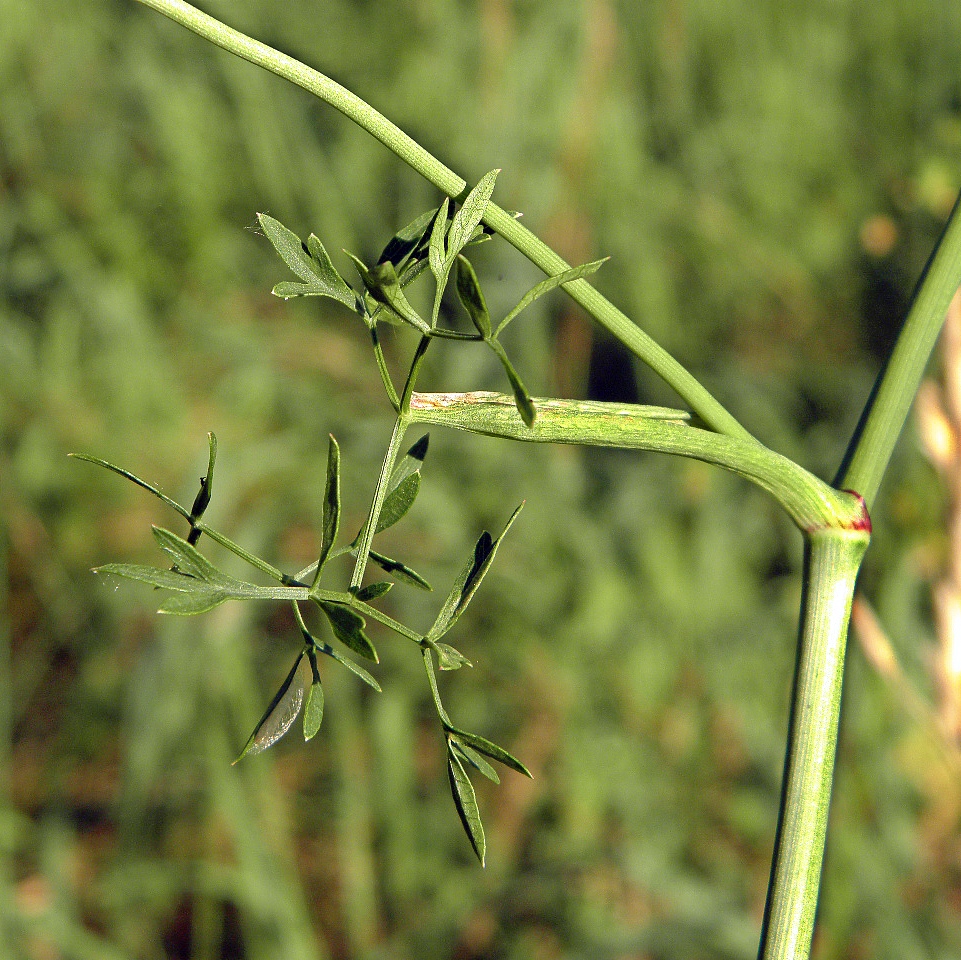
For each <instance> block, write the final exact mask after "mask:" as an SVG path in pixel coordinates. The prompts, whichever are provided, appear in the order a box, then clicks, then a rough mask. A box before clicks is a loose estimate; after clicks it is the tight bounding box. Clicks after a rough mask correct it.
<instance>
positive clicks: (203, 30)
mask: <svg viewBox="0 0 961 960" xmlns="http://www.w3.org/2000/svg"><path fill="white" fill-rule="evenodd" d="M137 2H139V3H142V4H144V5H145V6H148V7H151V8H152V9H154V10H156V11H158V12H159V13H162V14H163V15H164V16H166V17H169V18H170V19H171V20H174V21H176V22H177V23H180V24H182V25H183V26H185V27H187V28H188V29H189V30H192V31H193V32H194V33H196V34H198V35H199V36H201V37H203V38H204V39H206V40H209V41H210V42H211V43H214V44H216V45H217V46H218V47H221V48H222V49H224V50H227V51H228V52H230V53H233V54H235V55H236V56H238V57H241V58H243V59H244V60H248V61H250V62H251V63H253V64H256V65H257V66H259V67H263V68H264V69H265V70H269V71H270V72H271V73H275V74H276V75H277V76H279V77H283V78H284V79H286V80H289V81H290V82H291V83H294V84H296V85H297V86H299V87H302V88H303V89H304V90H307V91H308V92H309V93H312V94H314V95H315V96H317V97H319V98H320V99H321V100H323V101H324V102H325V103H328V104H329V105H330V106H332V107H334V108H335V109H336V110H339V111H340V112H341V113H342V114H344V116H346V117H348V118H349V119H350V120H353V121H354V122H355V123H356V124H358V125H359V126H361V127H363V129H364V130H366V131H367V132H368V133H369V134H371V136H373V137H376V139H378V140H379V141H380V142H381V143H383V144H384V146H386V147H387V148H388V149H389V150H391V151H393V152H394V153H395V154H396V155H397V156H398V157H400V159H401V160H403V161H404V162H405V163H406V164H408V165H409V166H410V167H411V168H412V169H414V170H416V171H417V172H418V173H419V174H420V175H421V176H422V177H424V179H426V180H428V181H430V182H431V183H432V184H434V186H436V187H437V188H438V189H440V190H442V191H443V192H444V193H446V194H447V195H448V196H449V197H453V198H455V199H456V198H459V197H462V196H463V195H464V194H465V193H466V191H467V182H466V181H465V180H464V179H463V178H462V177H459V176H458V175H457V174H456V173H454V171H453V170H451V169H450V168H449V167H447V166H446V165H445V164H443V163H441V161H440V160H438V159H437V158H436V157H434V156H433V155H432V154H431V153H429V152H428V151H427V150H425V149H424V148H423V147H422V146H420V144H418V143H417V142H416V141H415V140H413V139H412V138H411V137H409V136H408V135H407V134H406V133H404V131H403V130H401V129H400V128H399V127H398V126H397V125H396V124H393V123H391V122H390V121H389V120H388V119H387V118H386V117H384V116H383V115H381V114H380V113H378V112H377V111H376V110H375V109H374V108H373V107H371V106H370V104H368V103H366V102H365V101H364V100H361V98H360V97H358V96H357V95H356V94H353V93H351V92H350V91H349V90H347V89H346V88H345V87H342V86H341V85H340V84H339V83H337V82H336V81H334V80H332V79H331V78H330V77H327V76H325V75H324V74H322V73H320V72H319V71H317V70H313V69H312V68H310V67H308V66H306V65H305V64H303V63H301V62H300V61H299V60H295V59H294V58H293V57H290V56H287V54H285V53H281V52H280V51H279V50H275V49H274V48H273V47H270V46H268V45H267V44H265V43H261V42H260V41H258V40H254V39H253V38H251V37H248V36H246V35H245V34H243V33H240V32H239V31H237V30H234V29H232V28H231V27H228V26H227V25H226V24H224V23H221V22H220V21H219V20H215V19H214V18H213V17H211V16H208V15H207V14H205V13H203V12H201V11H200V10H198V9H197V8H196V7H193V6H191V5H190V4H189V3H185V2H184V0H137ZM484 222H485V223H486V224H487V225H488V226H489V227H490V228H491V229H492V230H495V231H496V232H497V233H498V234H500V236H502V237H503V238H504V239H505V240H506V241H507V242H508V243H510V244H511V245H512V246H514V247H515V248H516V249H517V250H519V251H520V252H521V253H522V254H523V255H524V256H525V257H527V258H528V259H529V260H530V261H531V262H532V263H534V264H535V265H536V266H538V267H539V268H540V269H541V270H543V271H544V272H545V273H546V274H548V275H550V276H556V275H557V274H559V273H562V272H563V271H564V270H567V269H570V266H569V264H567V263H566V262H565V261H564V260H563V259H562V258H561V257H560V256H558V254H556V253H555V252H554V251H553V250H552V249H551V248H550V247H549V246H548V245H547V244H546V243H544V242H543V241H542V240H540V239H538V238H537V237H536V236H535V235H534V234H533V233H531V231H530V230H528V229H527V228H526V227H524V226H522V225H521V224H520V223H518V222H517V220H516V219H515V218H514V217H513V216H511V215H510V214H509V213H507V212H506V211H504V210H502V209H501V208H500V207H498V206H497V205H496V204H493V203H490V204H488V206H487V213H486V215H485V217H484ZM563 286H564V289H565V290H566V291H567V292H568V294H570V296H571V297H572V298H573V299H574V300H575V301H576V302H577V303H579V304H580V305H581V306H582V307H583V308H584V309H585V310H586V311H587V312H588V313H589V314H590V315H591V316H592V317H594V319H595V320H597V321H598V323H600V324H601V325H602V326H604V327H606V328H607V329H608V330H609V331H610V332H611V333H612V334H613V335H614V336H616V337H617V338H618V339H619V340H621V341H622V342H623V343H624V345H625V346H626V347H628V349H630V350H631V351H632V352H633V353H634V354H635V355H636V356H637V357H638V358H639V359H641V360H642V361H644V363H646V364H647V365H648V366H649V367H650V368H651V369H652V370H654V371H655V373H657V374H658V375H659V376H660V377H662V378H663V379H664V381H665V382H666V383H667V384H668V385H669V386H671V387H672V388H673V389H674V390H675V391H676V392H677V394H678V396H680V397H681V398H682V399H683V400H684V401H685V402H686V403H687V404H688V405H689V406H690V407H691V409H692V410H693V411H694V412H695V413H697V415H698V416H699V417H701V419H702V420H704V422H705V423H706V424H708V426H710V427H711V428H713V429H714V430H716V431H718V432H719V433H723V434H728V435H730V436H734V437H740V438H742V439H748V440H749V439H751V435H750V433H748V431H747V430H745V428H744V427H742V426H741V424H740V423H739V422H738V421H737V420H736V419H735V418H734V417H733V416H732V415H731V414H730V413H729V412H728V411H727V410H726V409H725V408H724V407H723V406H722V404H720V403H719V402H718V401H717V400H716V399H715V398H714V397H713V396H712V395H711V394H710V392H709V391H708V390H706V389H705V388H704V387H703V386H702V385H701V383H700V382H699V381H698V380H697V379H696V378H695V377H694V376H693V375H692V374H690V373H689V372H688V371H687V370H686V369H685V368H684V367H683V366H682V365H681V364H680V363H678V362H677V360H675V359H674V357H672V356H671V355H670V354H669V353H667V351H665V350H664V349H663V348H662V347H660V346H658V345H657V344H656V343H655V342H654V341H653V340H652V339H651V338H650V337H649V336H648V335H647V334H646V333H644V332H643V331H642V330H641V329H640V328H639V327H638V326H637V325H636V324H635V323H633V322H632V321H631V320H630V319H629V318H628V317H627V316H626V315H625V314H624V313H623V312H622V311H620V310H619V309H618V308H617V307H615V306H614V305H613V304H612V303H611V302H610V301H609V300H608V299H607V298H606V297H604V296H603V295H602V294H601V293H599V292H598V291H597V290H595V289H594V288H593V287H592V286H591V285H590V284H589V283H588V282H587V281H586V280H572V281H570V282H569V283H566V284H564V285H563Z"/></svg>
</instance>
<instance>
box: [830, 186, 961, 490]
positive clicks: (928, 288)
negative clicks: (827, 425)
mask: <svg viewBox="0 0 961 960" xmlns="http://www.w3.org/2000/svg"><path fill="white" fill-rule="evenodd" d="M959 284H961V197H959V198H958V200H957V201H956V202H955V205H954V209H953V210H952V211H951V216H950V217H949V218H948V223H947V226H946V227H945V228H944V232H943V233H942V234H941V239H940V241H939V242H938V245H937V246H936V247H935V249H934V252H933V253H932V254H931V257H930V259H929V260H928V263H927V266H926V267H925V270H924V273H923V274H922V276H921V279H920V281H919V282H918V286H917V288H916V290H915V294H914V298H913V300H912V303H911V308H910V310H909V311H908V315H907V318H906V319H905V321H904V326H903V327H902V329H901V333H900V335H899V336H898V342H897V344H896V345H895V348H894V351H893V352H892V354H891V357H890V359H889V360H888V362H887V364H886V365H885V367H884V370H882V372H881V375H880V377H879V378H878V382H877V384H876V385H875V388H874V392H873V393H872V397H871V400H870V402H869V403H868V405H867V407H866V408H865V411H864V413H863V415H862V417H861V423H860V424H859V425H858V429H857V430H856V431H855V434H854V438H853V439H852V441H851V447H850V448H849V450H848V453H847V455H846V456H845V460H844V464H843V465H842V468H841V471H840V473H839V481H838V484H837V485H838V486H841V487H844V488H845V489H847V490H857V491H858V493H860V494H861V496H863V497H864V500H865V502H866V503H867V505H868V507H870V506H871V505H872V504H873V503H874V498H875V496H876V495H877V492H878V488H879V487H880V485H881V478H882V477H883V476H884V472H885V470H886V469H887V466H888V461H889V460H890V459H891V454H892V453H893V451H894V445H895V444H896V443H897V441H898V437H899V436H900V434H901V430H902V428H903V427H904V421H905V420H906V419H907V416H908V411H909V410H910V409H911V404H912V403H913V402H914V398H915V396H916V395H917V392H918V387H919V386H920V385H921V378H922V377H923V376H924V369H925V367H926V366H927V363H928V359H929V358H930V356H931V352H932V351H933V350H934V345H935V343H936V342H937V339H938V335H939V334H940V332H941V327H942V326H943V325H944V318H945V315H946V314H947V312H948V306H949V305H950V303H951V298H952V297H953V296H954V294H955V292H956V291H957V289H958V286H959Z"/></svg>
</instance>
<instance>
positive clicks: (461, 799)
mask: <svg viewBox="0 0 961 960" xmlns="http://www.w3.org/2000/svg"><path fill="white" fill-rule="evenodd" d="M447 772H448V776H449V778H450V791H451V795H452V796H453V798H454V806H455V807H457V813H458V814H459V816H460V819H461V823H462V824H463V825H464V830H465V831H466V833H467V839H468V840H470V843H471V846H472V847H473V848H474V853H475V854H477V859H478V860H480V862H481V866H484V858H485V857H486V855H487V841H486V839H485V837H484V824H483V823H482V822H481V817H480V809H479V808H478V806H477V795H476V794H475V793H474V786H473V784H472V783H471V782H470V779H469V777H468V776H467V774H466V773H465V772H464V767H463V765H462V764H461V762H460V757H459V756H458V755H457V753H456V752H455V751H454V749H453V748H452V747H450V746H448V749H447Z"/></svg>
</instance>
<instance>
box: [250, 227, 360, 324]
mask: <svg viewBox="0 0 961 960" xmlns="http://www.w3.org/2000/svg"><path fill="white" fill-rule="evenodd" d="M257 219H258V220H259V221H260V226H261V229H262V230H263V231H264V235H265V236H266V237H267V239H268V240H269V241H270V242H271V244H272V245H273V247H274V249H275V250H276V251H277V253H278V254H279V255H280V258H281V260H283V261H284V263H286V264H287V266H288V267H290V269H291V270H292V271H293V272H294V273H296V274H297V276H298V277H300V279H301V280H303V281H304V282H303V283H293V282H290V281H288V282H284V283H278V284H277V285H276V286H275V287H274V289H273V293H274V295H275V296H278V297H283V298H285V299H287V298H289V297H330V298H331V299H333V300H337V301H339V302H340V303H342V304H344V306H346V307H349V308H350V309H351V310H355V311H356V309H357V294H356V293H354V291H353V290H352V289H351V288H350V287H349V286H348V285H347V283H346V282H345V280H344V278H343V277H341V275H340V274H339V273H338V272H337V270H336V268H335V267H334V264H333V262H332V261H331V259H330V257H329V256H328V254H327V251H326V250H325V249H324V245H323V244H322V243H321V242H320V240H319V239H318V238H317V237H316V236H314V235H313V234H311V235H310V237H308V239H307V243H306V245H305V244H303V243H302V242H301V240H300V237H298V236H297V234H296V233H294V232H293V231H292V230H288V229H287V227H285V226H284V225H283V224H282V223H280V221H278V220H275V219H274V218H273V217H269V216H267V214H265V213H259V214H257Z"/></svg>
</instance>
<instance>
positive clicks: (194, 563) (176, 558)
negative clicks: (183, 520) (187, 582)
mask: <svg viewBox="0 0 961 960" xmlns="http://www.w3.org/2000/svg"><path fill="white" fill-rule="evenodd" d="M153 536H154V539H155V540H156V541H157V543H158V545H159V546H160V549H161V550H163V552H164V553H166V554H167V555H168V556H169V557H171V558H172V560H173V562H174V564H175V565H176V567H177V569H178V570H179V571H180V572H181V573H185V574H187V576H190V577H196V578H197V579H198V580H203V581H205V582H207V583H214V584H217V585H219V586H228V585H230V584H233V583H235V582H236V581H235V580H234V579H233V578H232V577H228V576H227V575H226V574H225V573H221V572H220V571H219V570H218V569H217V568H216V567H215V566H214V565H213V564H212V563H211V562H210V561H209V560H208V559H207V558H206V557H205V556H204V555H203V554H202V553H201V552H200V551H199V550H198V549H197V548H196V547H195V546H192V545H191V544H189V543H187V541H186V540H184V539H183V538H182V537H178V536H177V534H175V533H171V532H170V531H169V530H165V529H164V528H163V527H153Z"/></svg>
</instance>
